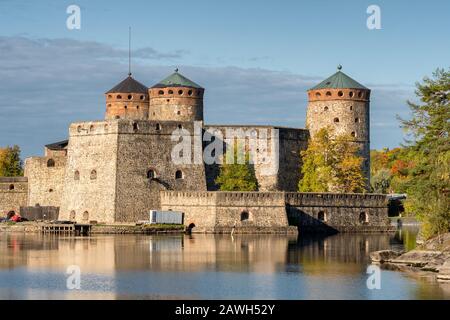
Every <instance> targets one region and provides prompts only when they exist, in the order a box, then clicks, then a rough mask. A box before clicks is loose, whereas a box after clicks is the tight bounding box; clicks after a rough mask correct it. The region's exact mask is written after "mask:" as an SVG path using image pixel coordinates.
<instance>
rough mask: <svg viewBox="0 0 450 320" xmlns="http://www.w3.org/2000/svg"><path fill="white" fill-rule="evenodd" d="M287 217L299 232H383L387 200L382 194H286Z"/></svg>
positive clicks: (386, 219)
mask: <svg viewBox="0 0 450 320" xmlns="http://www.w3.org/2000/svg"><path fill="white" fill-rule="evenodd" d="M286 204H287V214H288V217H289V221H290V223H291V224H292V225H296V226H298V227H299V228H300V229H301V230H302V229H303V230H317V229H323V230H327V229H334V230H336V231H358V230H359V231H361V230H363V231H380V230H381V231H383V230H385V227H386V226H388V225H389V220H388V201H387V198H386V196H385V195H381V194H336V193H286Z"/></svg>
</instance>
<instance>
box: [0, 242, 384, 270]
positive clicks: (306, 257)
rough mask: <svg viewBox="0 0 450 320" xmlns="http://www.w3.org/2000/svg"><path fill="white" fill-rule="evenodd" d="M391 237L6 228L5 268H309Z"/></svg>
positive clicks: (356, 257)
mask: <svg viewBox="0 0 450 320" xmlns="http://www.w3.org/2000/svg"><path fill="white" fill-rule="evenodd" d="M391 241H393V237H392V236H390V235H388V234H383V235H380V234H337V235H334V236H330V237H323V236H311V237H310V236H308V237H300V238H298V239H297V237H296V236H291V237H289V236H288V237H286V236H276V235H272V236H267V235H246V236H243V235H242V236H239V237H234V238H232V237H230V236H229V235H194V236H161V237H158V236H154V237H148V236H117V235H116V236H98V237H90V238H83V237H80V238H73V237H67V238H52V237H43V236H41V235H37V234H5V233H4V234H1V235H0V255H1V256H2V259H1V261H0V268H1V269H4V268H14V267H17V266H26V267H27V268H29V269H48V268H51V269H55V270H63V269H65V268H66V267H67V266H68V265H71V264H75V265H79V266H80V268H81V269H82V270H84V271H86V272H95V273H101V274H111V273H114V272H120V271H132V270H141V271H147V270H151V271H153V272H158V271H164V272H167V271H173V272H191V271H205V270H206V271H207V270H222V271H230V272H257V273H272V272H275V271H282V270H284V269H286V270H291V269H290V268H291V267H292V265H302V267H303V271H307V268H306V269H305V267H307V265H308V264H309V263H310V262H314V265H317V264H329V265H331V266H332V265H333V264H341V263H345V264H355V265H360V264H361V263H363V262H366V261H367V256H368V253H369V252H370V251H374V250H378V249H380V248H387V247H389V246H390V242H391Z"/></svg>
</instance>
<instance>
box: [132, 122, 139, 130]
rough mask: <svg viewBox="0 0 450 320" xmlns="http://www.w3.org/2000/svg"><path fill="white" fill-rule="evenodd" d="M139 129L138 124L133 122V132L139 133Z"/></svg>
mask: <svg viewBox="0 0 450 320" xmlns="http://www.w3.org/2000/svg"><path fill="white" fill-rule="evenodd" d="M138 129H139V126H138V124H137V123H136V122H133V131H134V132H136V131H138Z"/></svg>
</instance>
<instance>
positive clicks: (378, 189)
mask: <svg viewBox="0 0 450 320" xmlns="http://www.w3.org/2000/svg"><path fill="white" fill-rule="evenodd" d="M391 180H392V175H391V173H390V171H389V170H388V169H380V170H379V171H377V172H376V173H375V174H374V175H373V176H372V178H371V180H370V184H371V187H372V191H373V192H375V193H388V192H390V186H391Z"/></svg>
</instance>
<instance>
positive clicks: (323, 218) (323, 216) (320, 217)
mask: <svg viewBox="0 0 450 320" xmlns="http://www.w3.org/2000/svg"><path fill="white" fill-rule="evenodd" d="M317 220H319V221H327V216H326V214H325V212H323V211H319V213H318V214H317Z"/></svg>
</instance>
